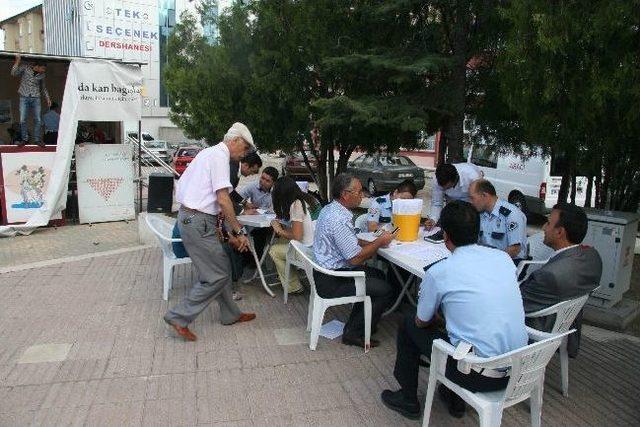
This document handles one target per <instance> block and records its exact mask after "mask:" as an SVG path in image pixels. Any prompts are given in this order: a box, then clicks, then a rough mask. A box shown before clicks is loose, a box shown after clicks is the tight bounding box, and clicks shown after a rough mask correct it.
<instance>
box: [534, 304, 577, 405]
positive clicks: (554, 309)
mask: <svg viewBox="0 0 640 427" xmlns="http://www.w3.org/2000/svg"><path fill="white" fill-rule="evenodd" d="M587 299H589V294H587V295H584V296H581V297H579V298H575V299H571V300H568V301H562V302H560V303H558V304H556V305H552V306H551V307H547V308H545V309H543V310H539V311H536V312H534V313H528V314H527V315H526V317H530V318H535V317H546V316H552V315H554V314H555V316H556V320H555V323H554V324H553V329H551V332H550V333H551V334H561V333H563V332H566V331H568V330H569V328H570V327H571V325H572V324H573V321H574V320H575V319H576V316H578V313H580V310H582V307H583V306H584V304H585V303H586V302H587ZM528 329H531V330H534V331H535V329H533V328H528ZM559 352H560V376H561V379H562V395H563V396H565V397H567V396H569V354H568V352H567V337H566V336H565V337H564V338H563V339H562V343H561V344H560V348H559Z"/></svg>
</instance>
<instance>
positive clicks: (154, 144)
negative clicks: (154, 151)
mask: <svg viewBox="0 0 640 427" xmlns="http://www.w3.org/2000/svg"><path fill="white" fill-rule="evenodd" d="M142 137H143V138H144V134H143V136H142ZM144 146H145V147H147V148H167V143H166V142H162V141H145V143H144Z"/></svg>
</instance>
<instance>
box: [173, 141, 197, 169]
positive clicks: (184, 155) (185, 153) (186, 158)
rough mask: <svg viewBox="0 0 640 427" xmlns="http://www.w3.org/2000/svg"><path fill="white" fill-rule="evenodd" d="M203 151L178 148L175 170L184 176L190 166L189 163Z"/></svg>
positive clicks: (194, 148)
mask: <svg viewBox="0 0 640 427" xmlns="http://www.w3.org/2000/svg"><path fill="white" fill-rule="evenodd" d="M200 150H202V148H200V147H182V148H178V150H177V151H176V154H175V155H174V156H173V168H174V169H175V170H176V172H178V174H180V175H182V174H183V173H184V171H185V170H186V169H187V166H189V163H191V161H192V160H193V159H194V157H196V154H198V153H199V152H200Z"/></svg>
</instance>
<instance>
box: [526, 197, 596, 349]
mask: <svg viewBox="0 0 640 427" xmlns="http://www.w3.org/2000/svg"><path fill="white" fill-rule="evenodd" d="M588 226H589V224H588V220H587V215H586V214H585V212H584V210H582V208H579V207H578V206H575V205H570V204H568V203H559V204H557V205H555V206H554V207H553V209H552V211H551V214H550V215H549V218H548V220H547V222H546V224H545V225H544V227H543V228H542V230H543V231H544V241H543V242H544V244H545V245H547V246H549V247H550V248H552V249H553V250H555V253H554V254H553V256H552V257H551V259H549V262H547V263H546V264H545V265H544V266H542V267H541V268H540V269H538V270H536V271H534V272H533V273H531V275H530V276H529V277H528V278H527V279H526V280H524V281H523V282H522V283H521V284H520V292H521V293H522V301H523V303H524V311H525V312H526V313H531V312H534V311H538V310H542V309H543V308H547V307H551V306H552V305H555V304H557V303H559V302H562V301H566V300H570V299H574V298H578V297H581V296H583V295H586V294H588V293H589V292H591V291H593V290H594V289H595V288H597V287H598V286H599V284H600V276H601V275H602V259H600V255H599V254H598V251H596V250H595V249H594V248H592V247H589V246H582V245H580V243H581V242H582V240H583V239H584V237H585V236H586V235H587V228H588ZM581 320H582V312H580V314H578V317H577V318H576V320H575V322H574V324H573V325H572V326H571V327H572V328H575V329H576V332H574V333H573V334H571V335H569V337H568V338H567V340H568V343H567V350H568V353H569V356H570V357H575V356H576V355H577V354H578V348H579V345H580V327H581V324H582V321H581ZM554 322H555V316H547V317H541V318H532V319H527V325H529V326H531V327H532V328H535V329H538V330H541V331H546V332H548V331H550V330H551V328H553V323H554Z"/></svg>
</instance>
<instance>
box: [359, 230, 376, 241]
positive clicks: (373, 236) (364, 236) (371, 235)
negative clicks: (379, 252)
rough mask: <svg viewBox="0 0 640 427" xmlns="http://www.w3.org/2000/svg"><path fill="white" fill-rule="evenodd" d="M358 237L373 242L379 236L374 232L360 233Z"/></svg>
mask: <svg viewBox="0 0 640 427" xmlns="http://www.w3.org/2000/svg"><path fill="white" fill-rule="evenodd" d="M356 237H358V239H360V240H364V241H365V242H373V241H374V240H376V239H377V238H378V236H376V234H375V233H374V232H367V233H358V234H357V235H356Z"/></svg>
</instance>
